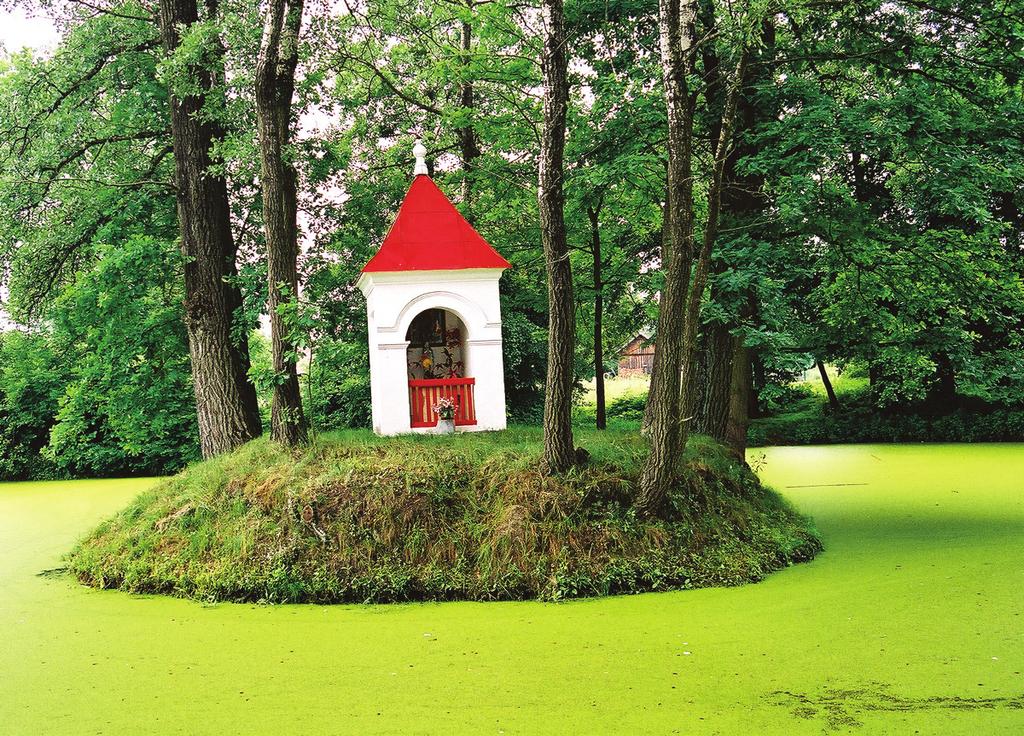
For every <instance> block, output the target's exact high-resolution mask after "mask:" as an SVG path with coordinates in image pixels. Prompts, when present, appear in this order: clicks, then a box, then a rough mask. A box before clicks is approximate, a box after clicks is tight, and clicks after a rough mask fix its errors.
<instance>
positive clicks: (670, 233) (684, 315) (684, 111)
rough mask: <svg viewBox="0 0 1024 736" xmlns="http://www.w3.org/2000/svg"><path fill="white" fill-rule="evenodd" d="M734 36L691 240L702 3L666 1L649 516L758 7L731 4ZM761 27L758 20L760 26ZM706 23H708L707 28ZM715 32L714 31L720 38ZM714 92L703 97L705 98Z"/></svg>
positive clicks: (661, 480) (686, 388)
mask: <svg viewBox="0 0 1024 736" xmlns="http://www.w3.org/2000/svg"><path fill="white" fill-rule="evenodd" d="M731 13H734V15H731V17H729V20H730V22H731V25H732V27H731V28H730V30H731V33H729V34H726V37H727V38H729V39H730V40H731V43H732V45H733V46H734V52H733V57H734V61H733V63H732V66H731V68H727V70H726V71H721V72H716V73H715V74H716V75H718V78H717V79H715V78H714V77H712V76H711V75H710V74H709V71H710V70H704V71H705V75H706V76H707V77H708V78H709V81H712V82H714V83H715V84H716V85H718V86H719V87H720V88H721V90H722V95H723V97H724V101H723V102H722V106H721V113H720V115H718V116H713V117H712V120H713V123H712V125H711V126H710V127H711V130H712V135H711V139H712V141H713V145H712V151H711V167H710V171H709V177H708V179H709V180H708V182H707V187H706V198H707V199H706V202H707V207H706V216H705V222H704V229H703V237H702V239H701V241H700V243H699V245H698V244H697V242H696V241H695V238H694V221H695V207H694V187H693V156H694V149H695V143H694V123H695V105H696V100H697V91H698V90H694V89H691V86H690V81H689V76H690V74H691V73H692V72H693V69H694V56H695V51H696V43H695V41H696V38H697V31H696V21H697V15H698V4H697V3H696V2H691V1H690V0H683V1H682V2H680V1H679V0H661V2H660V4H659V13H658V17H659V28H660V32H661V58H662V82H663V85H664V88H665V101H666V107H667V110H668V185H667V189H668V192H667V194H668V201H667V205H666V210H665V211H666V215H665V216H666V221H667V225H668V227H667V238H666V240H667V242H666V243H665V244H664V245H663V260H664V261H665V266H666V267H665V285H664V288H663V289H662V292H661V299H660V302H659V307H658V328H657V329H658V333H657V340H658V349H657V351H655V363H654V370H653V375H652V377H651V388H650V392H649V394H648V412H647V415H648V417H649V424H648V440H649V443H650V454H649V456H648V458H647V460H646V462H645V463H644V467H643V470H642V471H641V474H640V488H639V493H638V496H637V508H638V509H639V510H640V511H641V512H642V513H645V514H656V513H659V512H660V511H662V510H663V507H664V504H665V500H666V498H667V495H668V490H669V488H670V486H671V484H672V483H673V482H674V481H675V480H676V475H677V471H678V467H679V461H680V459H681V457H682V451H683V449H684V447H685V444H686V436H687V432H688V426H687V424H688V421H689V416H685V415H684V414H685V410H686V409H687V408H688V407H687V404H688V401H687V399H688V397H689V396H690V382H692V381H693V376H694V371H693V370H692V366H693V362H694V357H695V353H696V339H697V326H698V323H699V320H700V314H701V306H702V303H703V300H704V289H705V287H706V285H707V280H708V276H709V269H710V263H711V256H712V252H713V248H714V243H715V240H716V239H717V237H718V218H719V211H720V205H721V192H722V178H723V174H724V171H725V162H726V159H727V157H728V154H729V149H730V146H731V145H732V134H733V127H734V124H735V117H736V107H737V103H738V98H739V92H740V87H741V82H742V79H743V72H744V69H745V67H746V60H747V53H748V50H747V44H748V40H747V33H746V32H745V29H746V28H748V27H749V26H750V25H751V21H752V20H753V19H754V18H755V17H756V15H757V11H756V10H755V9H754V6H747V7H743V8H740V7H736V8H732V9H731ZM755 24H756V23H755ZM707 25H708V24H707V23H705V24H704V26H705V28H706V29H707V30H709V31H710V30H711V29H708V28H707ZM717 35H718V33H709V34H708V38H705V42H711V41H709V40H708V39H709V38H715V37H716V36H717ZM710 96H711V95H710V94H709V90H707V89H706V90H705V95H704V99H705V102H707V101H708V99H709V97H710Z"/></svg>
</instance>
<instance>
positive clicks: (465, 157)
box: [456, 0, 480, 223]
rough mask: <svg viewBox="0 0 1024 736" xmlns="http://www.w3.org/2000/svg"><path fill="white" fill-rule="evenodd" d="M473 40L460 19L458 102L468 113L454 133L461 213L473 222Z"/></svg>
mask: <svg viewBox="0 0 1024 736" xmlns="http://www.w3.org/2000/svg"><path fill="white" fill-rule="evenodd" d="M467 7H469V8H472V0H468V1H467ZM472 42H473V27H472V25H470V22H469V21H468V20H464V21H462V59H461V62H462V67H463V74H465V75H466V78H465V79H463V80H462V84H461V86H460V87H459V104H460V106H461V107H462V108H463V110H464V111H466V112H464V114H468V116H469V117H468V119H467V123H466V125H465V126H463V127H461V128H459V129H458V130H457V131H456V134H457V136H458V139H459V151H460V154H461V156H462V214H463V215H464V216H465V218H466V219H467V220H468V221H469V222H470V223H472V222H473V219H474V218H473V181H472V177H473V162H474V161H475V160H476V159H477V158H478V157H479V156H480V147H479V145H478V144H477V139H476V132H475V131H474V130H473V124H472V122H471V120H472V113H471V111H472V110H473V104H474V100H473V82H472V81H471V80H470V79H469V71H468V69H469V61H470V60H469V52H470V50H471V48H472Z"/></svg>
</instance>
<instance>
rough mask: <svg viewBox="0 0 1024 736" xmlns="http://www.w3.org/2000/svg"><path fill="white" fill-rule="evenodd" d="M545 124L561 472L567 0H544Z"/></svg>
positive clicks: (548, 417) (552, 428) (550, 450)
mask: <svg viewBox="0 0 1024 736" xmlns="http://www.w3.org/2000/svg"><path fill="white" fill-rule="evenodd" d="M542 10H543V20H544V46H543V50H542V52H541V70H542V72H543V75H544V129H543V132H542V135H541V147H540V163H539V167H538V168H539V171H538V188H537V200H538V204H539V209H540V232H541V240H542V241H543V244H544V261H545V266H546V271H547V281H548V373H547V381H546V383H545V387H544V460H545V463H546V464H547V467H548V470H549V471H550V472H552V473H560V472H562V471H564V470H567V469H568V468H570V467H571V466H572V465H573V464H574V463H575V460H576V457H575V454H576V453H575V449H574V448H573V439H572V386H573V380H574V378H575V376H574V370H573V363H574V354H575V344H576V308H575V300H574V298H573V286H572V268H571V266H570V263H569V248H568V243H567V242H566V234H565V192H564V191H563V184H564V161H563V159H564V155H565V118H566V110H567V106H568V100H569V80H568V76H567V67H566V56H565V15H564V9H563V7H562V0H544V2H543V6H542Z"/></svg>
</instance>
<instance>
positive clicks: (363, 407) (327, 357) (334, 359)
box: [304, 340, 370, 430]
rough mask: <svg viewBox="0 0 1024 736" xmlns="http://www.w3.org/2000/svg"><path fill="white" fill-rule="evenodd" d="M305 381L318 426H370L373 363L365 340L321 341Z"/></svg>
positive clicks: (311, 415) (311, 416) (313, 419)
mask: <svg viewBox="0 0 1024 736" xmlns="http://www.w3.org/2000/svg"><path fill="white" fill-rule="evenodd" d="M304 383H305V388H306V389H307V394H308V396H307V401H306V404H307V411H308V412H309V419H310V422H311V423H312V426H313V427H314V429H317V430H332V429H347V428H357V427H369V426H370V366H369V359H368V358H367V347H366V344H365V343H360V342H342V341H335V340H332V341H325V342H323V343H321V344H320V346H318V348H317V350H316V353H315V354H314V357H313V361H312V363H311V364H310V369H309V374H308V376H307V380H306V381H304Z"/></svg>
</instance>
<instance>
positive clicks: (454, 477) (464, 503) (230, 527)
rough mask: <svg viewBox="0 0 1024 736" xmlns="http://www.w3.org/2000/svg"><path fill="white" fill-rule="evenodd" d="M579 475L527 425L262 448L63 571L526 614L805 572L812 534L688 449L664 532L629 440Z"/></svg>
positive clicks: (723, 464) (85, 546)
mask: <svg viewBox="0 0 1024 736" xmlns="http://www.w3.org/2000/svg"><path fill="white" fill-rule="evenodd" d="M577 441H578V443H579V444H580V445H582V446H584V447H586V448H587V450H588V451H589V452H590V455H591V456H590V459H589V462H588V463H587V465H586V466H584V467H581V468H579V469H576V470H574V471H572V472H570V473H568V474H566V475H564V476H561V477H548V476H545V475H544V474H543V473H542V472H541V462H540V457H541V435H540V432H539V430H536V429H532V428H512V429H510V430H508V431H506V432H502V433H496V434H484V433H481V434H473V435H470V434H462V435H456V436H454V437H436V436H421V437H401V438H389V439H383V438H376V437H374V436H373V435H370V434H369V433H365V432H354V431H353V432H344V433H339V434H332V435H325V436H321V437H319V438H318V439H317V441H316V442H315V443H313V444H312V445H310V446H309V447H306V448H303V449H302V450H296V451H288V450H285V449H283V448H280V447H278V446H275V445H273V444H271V443H269V442H267V441H266V440H257V441H255V442H252V443H249V444H248V445H246V446H245V447H243V448H241V449H239V450H238V451H236V452H234V453H232V454H230V455H226V456H223V457H219V458H216V459H214V460H210V461H206V462H203V463H198V464H196V465H193V466H192V467H190V468H188V469H187V470H185V471H183V472H182V473H180V474H179V475H177V476H175V477H173V478H170V479H168V480H166V481H164V482H162V483H160V484H158V485H157V486H155V487H154V488H152V489H151V490H149V491H146V492H145V493H143V494H142V495H140V496H139V497H138V498H136V499H135V500H134V501H133V502H132V503H131V504H130V505H129V506H128V507H127V508H126V509H124V510H123V511H122V512H120V513H119V514H118V515H117V516H115V517H113V518H111V519H109V520H107V521H106V522H104V523H103V524H101V525H100V526H99V527H98V528H97V529H95V530H94V531H93V532H92V533H90V534H89V535H88V536H87V537H86V538H85V539H83V540H82V541H81V542H79V544H78V545H77V546H76V547H75V549H74V550H72V552H71V553H70V554H69V556H68V565H69V568H70V570H71V571H72V572H73V573H74V575H75V576H77V578H78V579H79V580H80V581H82V582H84V583H86V584H89V585H93V586H96V587H101V588H121V589H124V590H127V591H132V592H145V593H164V594H170V595H176V596H183V597H191V598H199V599H204V600H230V601H265V602H314V603H333V602H343V601H355V602H389V601H407V600H453V599H476V600H498V599H525V598H541V599H546V600H556V599H561V598H568V597H577V596H594V595H608V594H613V593H635V592H641V591H653V590H668V589H679V588H693V587H704V586H721V585H738V584H741V583H746V582H752V581H756V580H760V579H762V578H763V577H764V576H765V575H767V574H768V573H770V572H772V571H773V570H777V569H779V568H781V567H784V566H786V565H789V564H791V563H794V562H799V561H803V560H808V559H810V558H812V557H813V556H814V555H815V554H816V553H817V552H818V551H819V550H820V549H821V545H820V542H819V541H818V538H817V536H816V534H815V532H814V530H813V528H812V526H811V525H810V523H809V521H808V520H807V519H806V518H804V517H802V516H801V515H799V514H798V513H796V512H795V511H794V510H793V509H792V508H791V507H790V506H789V505H788V504H787V503H786V502H785V501H784V500H783V499H782V498H780V497H779V496H778V495H776V494H775V493H774V492H773V491H771V490H769V489H767V488H765V487H764V486H762V485H761V484H760V482H759V481H758V479H757V477H756V476H755V475H754V474H753V473H752V472H751V471H750V470H749V469H748V468H746V467H745V466H742V465H740V464H738V463H736V462H734V461H733V460H731V459H730V458H729V456H728V455H727V453H726V452H725V451H724V449H723V448H721V447H720V446H718V445H717V444H715V443H713V442H711V441H709V440H706V439H705V438H702V437H696V438H693V439H692V440H691V442H690V447H689V449H688V451H687V457H686V471H685V474H684V478H683V482H682V483H681V484H680V485H679V487H678V488H676V489H675V490H674V492H673V493H672V494H671V499H670V502H671V509H670V512H669V513H668V514H667V516H668V518H666V519H658V520H642V519H638V518H637V517H636V515H635V514H634V513H633V511H632V509H631V507H630V502H631V500H632V497H633V494H634V489H635V485H636V478H637V475H638V472H639V466H640V463H641V461H642V459H643V454H644V449H643V446H642V444H641V442H640V441H639V439H638V438H637V437H636V436H635V433H632V434H624V433H618V432H612V431H609V432H606V433H600V432H596V431H586V430H584V431H580V432H579V433H578V437H577Z"/></svg>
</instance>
